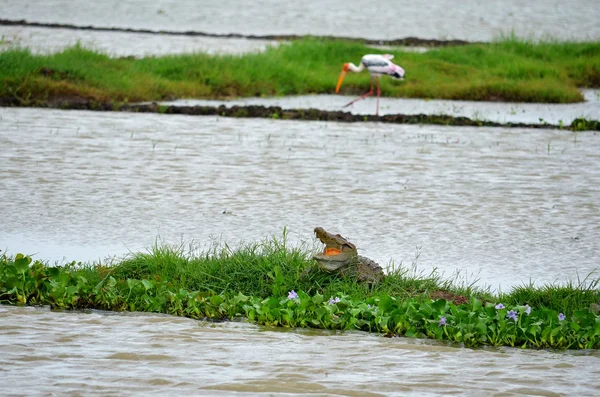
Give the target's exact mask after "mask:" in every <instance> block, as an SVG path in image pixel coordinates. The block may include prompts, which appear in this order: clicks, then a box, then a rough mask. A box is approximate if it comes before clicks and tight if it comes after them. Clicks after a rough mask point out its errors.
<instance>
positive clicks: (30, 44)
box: [0, 26, 277, 57]
mask: <svg viewBox="0 0 600 397" xmlns="http://www.w3.org/2000/svg"><path fill="white" fill-rule="evenodd" d="M0 38H2V40H0V50H3V49H9V48H13V47H27V48H29V49H30V50H31V51H32V52H33V53H43V54H48V53H54V52H59V51H62V50H63V49H65V48H66V47H70V46H73V45H75V44H77V43H79V44H81V45H82V46H84V47H85V48H90V49H94V50H97V51H100V52H102V53H105V54H108V55H110V56H135V57H144V56H160V55H168V54H180V53H193V52H204V53H208V54H240V53H245V52H258V51H263V50H265V49H266V48H267V46H269V45H271V46H273V45H277V42H275V41H268V40H249V39H225V38H213V37H199V36H169V35H155V34H142V33H125V32H98V31H87V30H72V29H49V28H36V27H28V26H0Z"/></svg>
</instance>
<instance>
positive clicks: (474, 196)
mask: <svg viewBox="0 0 600 397" xmlns="http://www.w3.org/2000/svg"><path fill="white" fill-rule="evenodd" d="M0 148H2V149H1V150H0V181H1V182H2V189H0V203H2V205H1V206H0V220H1V221H0V222H1V224H2V227H0V249H5V248H8V249H9V250H10V252H13V253H14V252H19V251H21V252H25V253H29V254H35V257H37V258H40V259H45V260H52V261H54V260H58V261H60V260H61V259H62V258H64V257H66V258H67V259H68V260H82V261H90V260H99V259H100V260H103V259H105V258H106V257H107V256H111V255H117V256H122V255H125V254H127V253H128V252H129V251H130V250H131V251H137V250H143V249H145V248H146V247H149V246H151V245H152V244H153V243H154V242H155V240H156V239H157V238H160V239H162V240H163V241H165V242H167V243H170V244H177V243H184V244H185V245H186V246H187V245H188V244H189V245H191V246H192V248H193V249H200V250H204V249H207V248H210V244H212V243H215V242H218V241H225V242H227V243H229V244H231V245H232V246H235V245H237V244H238V243H239V242H241V241H246V242H256V241H259V240H261V239H263V238H268V237H270V236H273V235H276V236H280V235H281V233H282V231H283V229H284V227H287V230H288V232H289V239H290V243H292V244H300V243H306V244H308V246H309V247H311V246H312V244H313V243H314V240H313V236H312V229H313V228H314V227H315V226H318V225H320V226H323V227H325V228H326V229H328V230H332V231H336V232H339V233H341V234H342V235H344V236H346V237H348V238H349V239H350V240H351V241H353V242H355V243H356V244H357V246H358V247H359V251H360V253H362V254H363V255H365V256H368V257H371V258H373V259H375V260H377V261H378V262H380V263H382V264H384V265H386V264H389V263H390V261H393V263H394V264H396V265H398V264H400V263H402V264H404V265H410V264H411V263H412V262H413V261H415V259H416V258H417V257H418V260H417V261H416V262H417V266H418V268H419V269H420V270H422V271H429V270H431V269H432V268H438V269H439V270H440V271H442V272H443V273H444V274H445V275H446V276H448V277H449V276H451V275H452V274H453V273H454V272H457V271H458V272H460V274H461V276H462V277H466V278H467V279H469V280H470V281H474V280H476V279H479V281H478V284H479V285H490V286H492V288H493V289H497V288H502V289H508V288H509V287H511V286H514V285H518V284H521V283H525V282H529V280H532V281H533V282H535V283H537V284H541V283H549V282H554V281H557V282H564V281H565V280H569V279H570V280H573V279H576V278H577V277H578V276H580V277H584V276H585V275H587V274H588V273H589V272H591V271H593V270H595V269H597V267H598V265H599V262H598V258H599V257H600V172H598V170H599V169H600V135H597V134H596V133H594V132H584V133H578V134H574V133H572V132H568V131H560V130H521V129H503V128H461V127H441V126H415V125H385V124H376V123H364V124H362V123H356V124H343V123H327V122H292V121H279V120H262V119H225V118H219V117H190V116H175V115H159V114H152V115H150V114H128V113H105V112H84V111H59V110H48V109H25V108H23V109H9V108H0Z"/></svg>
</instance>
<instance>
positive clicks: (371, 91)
mask: <svg viewBox="0 0 600 397" xmlns="http://www.w3.org/2000/svg"><path fill="white" fill-rule="evenodd" d="M377 88H378V89H379V80H377ZM369 95H373V77H372V76H371V89H370V90H369V92H367V93H366V94H363V95H361V96H360V97H358V98H356V99H355V100H353V101H351V102H348V103H347V104H345V105H344V106H343V107H348V106H350V105H352V104H353V103H354V102H358V101H360V100H361V99H365V98H366V97H368V96H369Z"/></svg>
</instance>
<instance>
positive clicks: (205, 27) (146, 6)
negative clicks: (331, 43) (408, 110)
mask: <svg viewBox="0 0 600 397" xmlns="http://www.w3.org/2000/svg"><path fill="white" fill-rule="evenodd" d="M0 9H1V10H2V18H5V19H26V20H28V21H33V22H46V23H66V24H74V25H80V26H86V25H93V26H105V27H121V28H133V29H152V30H174V31H187V30H192V31H202V32H208V33H219V34H227V33H241V34H246V35H248V34H254V35H267V34H298V35H319V36H321V35H333V36H349V37H362V38H368V39H380V40H387V39H398V38H404V37H408V36H416V37H419V38H428V39H463V40H469V41H489V40H492V39H493V38H494V37H497V36H498V35H499V34H500V33H510V32H514V33H516V34H517V35H519V36H529V37H536V38H540V37H545V36H551V37H554V38H559V39H563V40H566V39H571V40H591V39H595V40H597V39H598V38H600V24H598V15H600V2H598V1H596V0H573V1H568V2H566V1H561V0H529V1H527V2H523V1H520V0H505V1H497V2H490V1H480V0H465V1H460V2H457V1H452V0H432V1H428V2H427V3H426V4H424V3H423V2H422V1H416V0H411V1H400V2H398V1H393V0H381V1H378V2H377V3H374V4H367V3H365V2H364V1H362V0H343V1H342V0H326V1H323V0H309V1H302V2H284V3H282V2H281V1H278V0H265V1H260V2H248V1H243V0H229V1H225V2H215V1H196V0H177V1H175V0H157V1H151V2H150V1H145V0H130V1H126V2H124V1H118V0H105V1H88V0H48V1H43V2H33V1H23V0H0Z"/></svg>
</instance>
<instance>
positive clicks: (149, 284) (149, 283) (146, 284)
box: [142, 280, 154, 291]
mask: <svg viewBox="0 0 600 397" xmlns="http://www.w3.org/2000/svg"><path fill="white" fill-rule="evenodd" d="M142 284H143V285H144V289H145V290H146V291H148V290H149V289H152V287H154V284H152V281H149V280H142Z"/></svg>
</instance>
